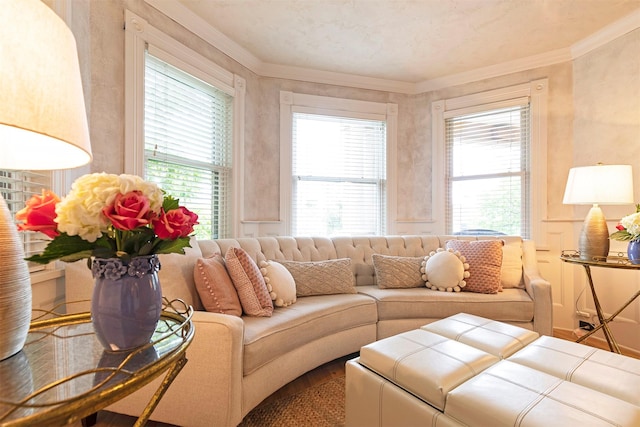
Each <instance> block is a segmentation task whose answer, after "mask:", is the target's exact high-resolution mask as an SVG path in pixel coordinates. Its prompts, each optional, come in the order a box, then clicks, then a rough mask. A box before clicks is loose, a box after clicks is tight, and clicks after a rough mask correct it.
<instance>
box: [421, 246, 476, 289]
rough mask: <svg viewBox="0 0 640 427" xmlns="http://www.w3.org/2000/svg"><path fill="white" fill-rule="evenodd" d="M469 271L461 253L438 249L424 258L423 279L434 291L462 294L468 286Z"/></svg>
mask: <svg viewBox="0 0 640 427" xmlns="http://www.w3.org/2000/svg"><path fill="white" fill-rule="evenodd" d="M468 269H469V264H467V263H465V262H464V258H463V257H462V256H461V255H460V252H458V251H454V250H452V249H451V250H445V249H443V248H438V249H437V250H436V251H431V252H430V253H429V255H427V256H425V257H424V261H422V269H421V271H422V273H423V276H422V279H423V280H424V281H425V282H426V285H427V288H429V289H433V290H434V291H442V292H460V291H461V290H462V289H463V288H464V287H465V286H466V285H467V282H466V280H465V279H468V278H469V271H467V270H468Z"/></svg>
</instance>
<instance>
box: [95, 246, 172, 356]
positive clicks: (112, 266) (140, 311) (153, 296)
mask: <svg viewBox="0 0 640 427" xmlns="http://www.w3.org/2000/svg"><path fill="white" fill-rule="evenodd" d="M159 270H160V260H159V259H158V256H157V255H150V256H142V257H136V258H132V259H131V260H128V261H124V260H122V259H120V258H96V259H94V261H93V263H92V265H91V273H92V274H93V277H94V279H95V288H94V289H93V299H92V301H91V321H92V322H93V327H94V329H95V333H96V336H97V337H98V340H99V341H100V343H101V344H102V346H103V347H104V348H105V350H107V351H128V350H132V349H134V348H136V347H139V346H142V345H144V344H147V343H149V341H150V340H151V337H152V336H153V333H154V332H155V329H156V325H157V324H158V320H159V319H160V313H161V312H162V290H161V288H160V282H159V280H158V271H159Z"/></svg>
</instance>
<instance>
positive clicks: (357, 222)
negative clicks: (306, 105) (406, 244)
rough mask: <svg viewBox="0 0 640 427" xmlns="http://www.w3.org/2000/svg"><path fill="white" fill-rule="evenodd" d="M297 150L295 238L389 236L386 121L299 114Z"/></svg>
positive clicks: (295, 119)
mask: <svg viewBox="0 0 640 427" xmlns="http://www.w3.org/2000/svg"><path fill="white" fill-rule="evenodd" d="M292 149H293V162H292V168H293V177H292V183H293V193H292V195H293V197H292V210H293V217H292V230H293V233H294V235H296V236H331V235H336V234H342V235H345V234H346V235H367V234H374V235H380V234H384V230H385V229H386V227H385V220H386V200H385V198H386V126H385V122H384V121H381V120H362V119H352V118H347V117H336V116H326V115H320V114H307V113H294V114H293V146H292Z"/></svg>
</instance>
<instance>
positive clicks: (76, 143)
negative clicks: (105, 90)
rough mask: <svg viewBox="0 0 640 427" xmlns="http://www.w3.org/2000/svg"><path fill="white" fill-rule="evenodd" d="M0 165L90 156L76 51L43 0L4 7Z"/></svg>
mask: <svg viewBox="0 0 640 427" xmlns="http://www.w3.org/2000/svg"><path fill="white" fill-rule="evenodd" d="M0 58H2V60H1V61H2V65H1V66H0V153H1V154H0V169H36V170H38V169H65V168H71V167H77V166H82V165H84V164H86V163H89V162H90V161H91V145H90V143H89V131H88V127H87V117H86V111H85V105H84V97H83V94H82V81H81V77H80V67H79V63H78V54H77V51H76V43H75V39H74V37H73V34H72V33H71V31H70V30H69V28H68V27H67V26H66V24H65V23H64V22H63V21H62V20H61V19H60V18H59V17H58V16H57V15H56V14H55V13H54V12H53V11H52V10H51V9H50V8H49V7H47V6H46V5H45V4H43V3H42V2H41V1H40V0H20V1H8V2H2V7H0Z"/></svg>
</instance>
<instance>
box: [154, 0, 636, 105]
mask: <svg viewBox="0 0 640 427" xmlns="http://www.w3.org/2000/svg"><path fill="white" fill-rule="evenodd" d="M144 1H145V2H146V3H147V4H149V5H151V6H152V7H154V8H155V9H158V10H159V11H160V12H162V13H164V14H165V15H166V16H168V17H169V18H171V19H173V20H174V21H176V22H177V23H178V24H180V25H182V26H183V27H185V28H186V29H188V30H189V31H191V32H192V33H194V34H195V35H197V36H199V37H200V38H202V39H203V40H205V41H206V42H207V43H209V44H211V45H212V46H214V47H215V48H217V49H218V50H220V51H221V52H223V53H224V54H226V55H228V56H229V57H231V58H232V59H234V60H235V61H237V62H238V63H240V64H241V65H243V66H244V67H246V68H248V69H249V70H250V71H252V72H253V73H255V74H257V75H258V76H261V77H271V78H279V79H288V80H299V81H305V82H310V83H322V84H331V85H337V86H347V87H355V88H360V89H369V90H379V91H385V92H395V93H404V94H410V95H416V94H420V93H424V92H430V91H434V90H438V89H443V88H446V87H451V86H457V85H461V84H465V83H470V82H474V81H479V80H483V79H489V78H493V77H498V76H503V75H506V74H511V73H516V72H519V71H525V70H529V69H533V68H538V67H545V66H549V65H553V64H557V63H561V62H567V61H571V60H573V59H575V58H578V57H580V56H582V55H584V54H586V53H588V52H590V51H592V50H594V49H596V48H598V47H600V46H602V45H604V44H606V43H609V42H610V41H612V40H615V39H616V38H618V37H620V36H622V35H624V34H627V33H628V32H630V31H633V30H635V29H636V28H640V10H637V11H636V12H633V13H631V14H629V15H627V16H626V17H624V18H622V19H620V20H618V21H616V22H614V23H612V24H610V25H608V26H607V27H605V28H603V29H602V30H600V31H598V32H596V33H594V34H593V35H591V36H589V37H587V38H585V39H583V40H581V41H579V42H577V43H575V44H574V45H572V46H571V47H569V48H564V49H558V50H555V51H551V52H546V53H542V54H539V55H533V56H529V57H526V58H521V59H516V60H513V61H508V62H503V63H500V64H495V65H490V66H488V67H482V68H478V69H475V70H470V71H465V72H462V73H457V74H452V75H448V76H443V77H438V78H434V79H429V80H424V81H422V82H418V83H412V82H403V81H398V80H388V79H380V78H375V77H367V76H361V75H357V74H347V73H338V72H333V71H322V70H315V69H310V68H302V67H292V66H287V65H279V64H273V63H268V62H264V61H262V60H260V59H259V58H258V57H256V56H255V55H253V54H252V53H251V52H249V51H248V50H246V49H244V48H243V47H242V46H240V45H238V44H237V43H236V42H234V41H233V40H231V39H230V38H229V37H227V36H225V35H224V34H223V33H221V32H220V31H218V30H217V29H215V28H214V27H212V26H211V25H210V24H209V23H207V22H206V21H205V20H204V19H202V18H201V17H199V16H198V15H196V14H195V13H193V12H191V11H190V10H189V9H187V8H186V7H185V6H183V5H182V3H180V2H179V1H168V0H144Z"/></svg>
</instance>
